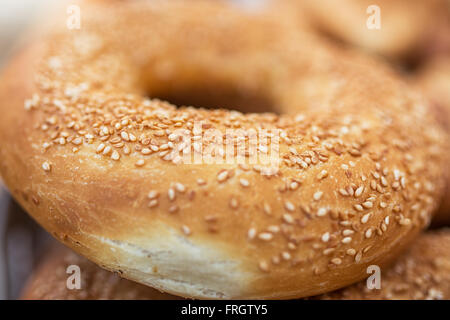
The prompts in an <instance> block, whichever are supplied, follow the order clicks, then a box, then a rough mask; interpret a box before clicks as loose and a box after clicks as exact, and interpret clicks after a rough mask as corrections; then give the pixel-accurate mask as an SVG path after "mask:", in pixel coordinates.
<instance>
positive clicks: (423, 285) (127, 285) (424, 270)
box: [21, 229, 450, 300]
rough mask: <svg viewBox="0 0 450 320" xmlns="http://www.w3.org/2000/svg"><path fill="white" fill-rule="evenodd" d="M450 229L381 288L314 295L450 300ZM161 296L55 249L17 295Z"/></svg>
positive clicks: (361, 286) (395, 269) (403, 259)
mask: <svg viewBox="0 0 450 320" xmlns="http://www.w3.org/2000/svg"><path fill="white" fill-rule="evenodd" d="M70 265H77V266H79V267H80V270H81V277H82V279H81V289H79V290H69V289H67V286H66V282H67V277H68V274H67V273H66V270H67V267H68V266H70ZM449 283H450V231H449V230H448V229H447V230H445V229H444V230H440V231H433V232H427V233H424V234H422V235H420V236H419V238H418V239H417V240H415V241H414V242H413V244H412V245H411V247H410V248H408V251H407V252H405V253H404V254H402V255H401V256H400V257H398V258H397V260H396V261H395V263H394V265H392V266H391V267H389V268H388V269H387V271H386V272H384V270H381V289H380V290H377V289H374V290H369V289H367V285H366V281H362V282H360V283H357V284H355V285H352V286H349V287H347V288H344V289H341V290H338V291H334V292H331V293H328V294H324V295H321V296H317V297H313V298H312V299H321V300H329V299H334V300H336V299H339V300H344V299H345V300H378V299H380V300H399V299H401V300H412V299H414V300H421V299H444V300H448V299H450V285H449ZM176 298H177V297H175V296H172V295H169V294H162V293H160V292H159V291H157V290H155V289H151V288H149V287H147V286H143V285H141V284H138V283H135V282H132V281H129V280H126V279H121V278H120V277H119V276H118V275H116V274H113V273H110V272H107V271H105V270H103V269H101V268H99V267H98V266H96V265H95V264H93V263H92V262H90V261H88V260H87V259H84V258H82V257H80V256H79V255H77V254H76V253H74V252H73V251H71V250H69V249H67V248H63V247H62V246H60V247H59V248H53V249H52V250H51V251H50V252H49V254H48V255H47V256H46V257H44V259H43V260H42V262H41V263H40V265H39V267H38V268H37V270H36V271H35V272H34V273H33V274H32V276H31V278H30V279H29V281H28V284H27V286H26V287H25V289H24V292H23V294H22V297H21V299H25V300H48V299H51V300H55V299H56V300H85V299H94V300H98V299H110V300H120V299H139V300H141V299H142V300H143V299H145V300H162V299H164V300H166V299H176Z"/></svg>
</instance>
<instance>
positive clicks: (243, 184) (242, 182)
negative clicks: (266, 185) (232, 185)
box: [239, 179, 250, 188]
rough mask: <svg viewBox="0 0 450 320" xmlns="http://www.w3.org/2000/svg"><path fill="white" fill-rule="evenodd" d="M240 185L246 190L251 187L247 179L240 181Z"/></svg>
mask: <svg viewBox="0 0 450 320" xmlns="http://www.w3.org/2000/svg"><path fill="white" fill-rule="evenodd" d="M239 183H240V184H241V186H243V187H244V188H246V187H248V186H250V182H248V180H247V179H240V180H239Z"/></svg>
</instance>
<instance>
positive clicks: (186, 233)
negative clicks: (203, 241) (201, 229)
mask: <svg viewBox="0 0 450 320" xmlns="http://www.w3.org/2000/svg"><path fill="white" fill-rule="evenodd" d="M181 230H182V231H183V233H184V234H185V235H187V236H189V235H191V233H192V232H191V229H190V228H189V227H188V226H182V227H181Z"/></svg>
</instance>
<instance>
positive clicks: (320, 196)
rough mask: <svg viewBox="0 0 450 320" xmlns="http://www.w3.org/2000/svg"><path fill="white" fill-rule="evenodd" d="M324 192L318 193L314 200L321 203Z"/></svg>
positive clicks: (315, 194)
mask: <svg viewBox="0 0 450 320" xmlns="http://www.w3.org/2000/svg"><path fill="white" fill-rule="evenodd" d="M322 195H323V192H322V191H317V192H316V193H314V195H313V198H314V200H316V201H319V200H320V198H322Z"/></svg>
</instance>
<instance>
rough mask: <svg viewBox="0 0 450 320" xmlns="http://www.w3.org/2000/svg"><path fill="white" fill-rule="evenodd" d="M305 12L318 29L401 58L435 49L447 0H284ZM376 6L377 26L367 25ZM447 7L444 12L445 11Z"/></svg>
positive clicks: (446, 7) (447, 6) (356, 45)
mask: <svg viewBox="0 0 450 320" xmlns="http://www.w3.org/2000/svg"><path fill="white" fill-rule="evenodd" d="M287 2H288V3H289V2H294V3H297V4H298V6H299V8H300V10H305V11H306V12H307V15H306V16H307V17H309V20H310V22H311V24H312V25H313V26H314V27H316V28H317V29H318V30H319V31H321V32H323V33H324V34H326V35H329V36H331V37H333V38H335V39H337V40H339V41H342V42H344V43H346V44H349V45H351V46H355V47H359V48H361V49H365V50H367V51H369V52H374V53H377V54H380V55H383V56H385V57H388V58H393V59H396V60H399V59H400V60H403V59H405V58H411V57H413V58H414V57H415V56H417V55H422V54H423V53H424V52H427V51H429V50H430V47H433V48H434V49H433V50H435V49H438V48H439V47H440V46H441V45H440V44H439V42H440V41H441V38H442V33H441V32H442V29H441V27H442V23H441V22H442V21H445V20H446V19H448V17H449V14H448V10H450V9H449V5H448V3H447V0H427V1H423V0H378V1H371V0H340V1H335V0H314V1H310V0H293V1H290V0H287ZM371 5H377V6H378V7H379V8H380V18H381V19H380V21H381V26H380V27H381V28H380V29H369V28H368V27H367V24H366V22H367V20H368V18H369V17H370V16H371V15H373V14H374V11H370V12H367V9H368V8H369V6H371ZM446 10H447V12H446Z"/></svg>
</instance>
